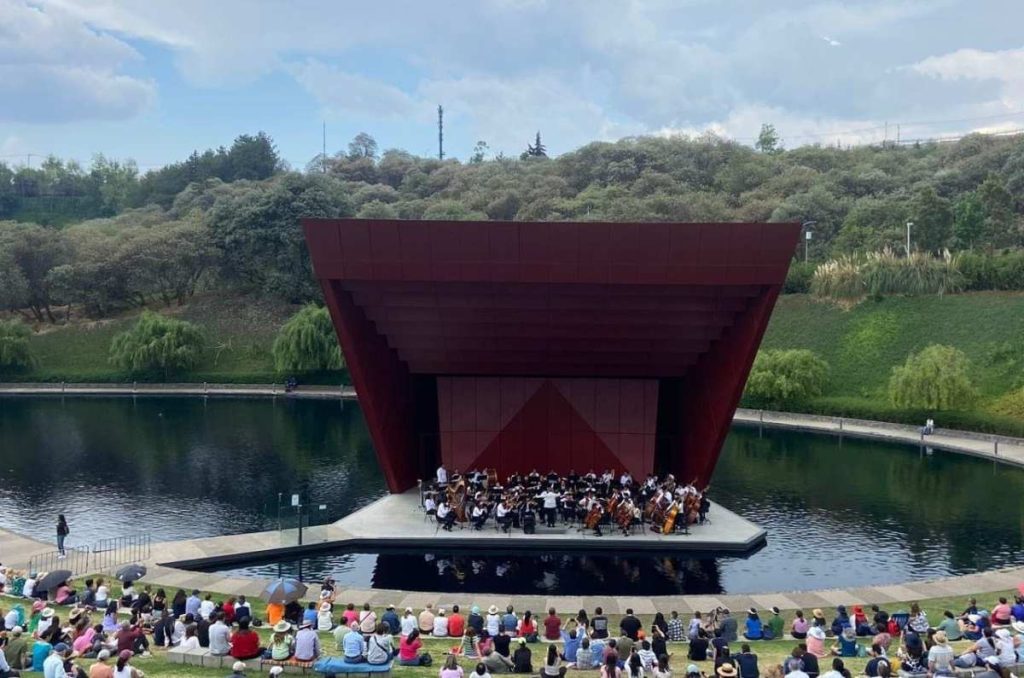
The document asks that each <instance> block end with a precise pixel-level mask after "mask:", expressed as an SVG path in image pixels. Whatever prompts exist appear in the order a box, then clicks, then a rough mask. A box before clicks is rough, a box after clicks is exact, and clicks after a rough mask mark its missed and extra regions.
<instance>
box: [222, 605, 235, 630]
mask: <svg viewBox="0 0 1024 678" xmlns="http://www.w3.org/2000/svg"><path fill="white" fill-rule="evenodd" d="M223 609H224V623H225V624H227V625H228V626H230V625H231V622H233V621H235V605H234V603H224V608H223Z"/></svg>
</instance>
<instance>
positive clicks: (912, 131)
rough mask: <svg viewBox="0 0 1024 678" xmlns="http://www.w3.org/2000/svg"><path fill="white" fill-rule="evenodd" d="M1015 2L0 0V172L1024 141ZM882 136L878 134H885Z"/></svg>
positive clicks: (1022, 40)
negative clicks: (378, 151) (259, 142)
mask: <svg viewBox="0 0 1024 678" xmlns="http://www.w3.org/2000/svg"><path fill="white" fill-rule="evenodd" d="M1021 26H1024V2H1022V1H1021V0H857V1H853V0H851V1H847V2H838V1H831V2H830V1H828V0H825V1H814V0H773V1H772V2H768V1H766V0H439V1H435V2H424V1H422V0H421V1H412V0H404V1H401V0H377V1H376V2H373V3H367V2H351V1H347V0H345V1H343V0H333V1H324V2H319V1H314V0H291V1H287V0H273V1H271V0H203V1H199V0H174V1H164V0H120V1H116V0H0V156H3V157H0V160H3V161H7V162H10V163H20V162H25V161H26V158H27V155H28V154H30V153H32V154H47V153H55V154H58V155H62V156H68V157H75V158H78V159H80V160H83V161H88V159H89V158H90V157H91V156H92V155H93V154H94V153H100V152H102V153H104V154H106V155H108V156H112V157H116V158H129V157H130V158H134V159H135V160H136V161H137V162H138V163H139V165H140V167H141V168H142V169H143V170H145V169H148V168H151V167H158V166H160V165H162V164H165V163H168V162H172V161H175V160H179V159H181V158H184V157H185V156H186V155H188V153H190V152H191V151H192V150H193V149H205V148H208V147H215V146H218V145H222V144H223V145H227V144H230V142H231V140H232V139H233V138H234V137H235V136H236V135H237V134H240V133H244V132H256V131H258V130H264V131H266V132H267V133H269V134H270V135H271V136H272V137H273V138H274V139H275V141H276V143H277V145H278V147H279V150H280V152H281V155H282V156H283V157H284V158H285V159H286V160H287V161H289V162H290V163H292V164H293V165H295V166H298V167H302V166H304V165H305V163H306V162H307V161H309V160H310V159H311V158H312V157H313V156H314V155H316V154H317V153H318V152H319V151H320V144H321V124H322V122H323V121H326V123H327V136H328V150H329V151H330V152H334V151H337V150H340V149H343V148H344V147H345V145H346V144H347V142H348V140H349V139H351V138H352V137H353V136H354V135H355V134H357V133H358V132H362V131H365V132H368V133H370V134H372V135H373V136H374V137H375V138H376V139H377V140H378V142H379V144H380V146H381V148H382V149H383V148H390V147H398V148H404V149H406V150H408V151H410V152H413V153H416V154H424V155H425V154H433V153H435V152H436V143H437V142H436V134H437V133H436V127H435V118H436V107H437V105H438V104H439V103H440V104H443V105H444V106H445V109H446V123H447V124H446V140H447V141H446V150H447V152H448V154H449V155H453V156H455V157H460V158H463V159H464V158H466V157H467V156H468V155H469V153H470V152H471V149H472V147H473V145H474V143H475V142H476V141H477V140H484V141H486V142H488V144H489V145H490V147H491V149H492V151H494V152H497V151H504V152H505V153H508V154H518V153H519V152H520V151H521V150H522V149H523V148H524V147H525V146H526V143H527V142H528V141H530V140H531V139H532V137H533V134H534V133H535V132H536V131H537V130H538V129H539V130H540V131H541V132H542V134H543V135H544V139H545V143H546V144H547V146H548V147H549V150H550V151H551V152H554V153H562V152H565V151H568V150H571V149H573V148H576V147H578V146H579V145H581V144H584V143H586V142H588V141H591V140H595V139H605V140H612V139H617V138H620V137H623V136H628V135H633V134H699V133H701V132H704V131H706V130H712V131H715V132H717V133H719V134H722V135H725V136H728V137H732V138H737V139H740V140H742V141H748V142H749V141H751V140H752V138H753V137H755V136H756V134H757V132H758V129H759V127H760V125H761V123H763V122H771V123H773V124H775V125H776V127H777V128H778V130H779V132H780V133H781V135H782V138H783V141H784V143H785V145H786V146H797V145H801V144H805V143H816V142H817V143H831V144H834V143H837V142H839V143H864V142H871V141H881V140H882V139H883V138H884V137H885V135H886V134H888V136H889V138H892V137H894V136H895V134H896V125H897V124H899V125H900V133H901V135H902V136H903V138H907V137H910V138H917V137H935V136H944V135H952V134H959V133H963V132H967V131H971V130H1007V129H1020V128H1024V32H1022V31H1021V29H1020V27H1021ZM887 122H888V123H889V125H888V130H886V126H885V125H886V123H887Z"/></svg>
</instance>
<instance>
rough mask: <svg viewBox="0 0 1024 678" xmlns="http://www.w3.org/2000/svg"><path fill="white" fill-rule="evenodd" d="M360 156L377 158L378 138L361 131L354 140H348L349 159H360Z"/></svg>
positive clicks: (371, 158)
mask: <svg viewBox="0 0 1024 678" xmlns="http://www.w3.org/2000/svg"><path fill="white" fill-rule="evenodd" d="M360 158H369V159H370V160H375V159H376V158H377V140H376V139H374V138H373V137H371V136H370V135H369V134H367V133H366V132H360V133H359V134H357V135H356V136H355V137H354V138H353V139H352V141H350V142H348V159H349V160H358V159H360Z"/></svg>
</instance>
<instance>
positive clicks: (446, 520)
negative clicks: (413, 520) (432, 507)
mask: <svg viewBox="0 0 1024 678" xmlns="http://www.w3.org/2000/svg"><path fill="white" fill-rule="evenodd" d="M437 519H438V521H440V523H441V527H443V528H444V529H445V530H447V531H448V532H451V531H452V525H454V524H455V511H453V510H452V508H451V507H450V506H448V502H447V501H446V500H442V501H441V505H440V506H438V507H437Z"/></svg>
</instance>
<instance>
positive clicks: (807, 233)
mask: <svg viewBox="0 0 1024 678" xmlns="http://www.w3.org/2000/svg"><path fill="white" fill-rule="evenodd" d="M817 223H818V222H817V221H805V222H803V223H802V224H800V226H801V227H802V228H803V229H804V263H805V264H806V263H807V246H808V245H810V244H811V228H810V227H811V226H814V225H816V224H817Z"/></svg>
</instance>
